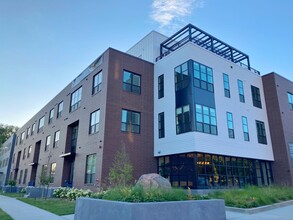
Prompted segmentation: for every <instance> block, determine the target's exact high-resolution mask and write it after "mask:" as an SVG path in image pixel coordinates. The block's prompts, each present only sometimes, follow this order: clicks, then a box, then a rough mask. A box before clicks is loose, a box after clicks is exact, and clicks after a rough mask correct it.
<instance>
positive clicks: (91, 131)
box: [89, 109, 100, 134]
mask: <svg viewBox="0 0 293 220" xmlns="http://www.w3.org/2000/svg"><path fill="white" fill-rule="evenodd" d="M93 114H98V122H97V123H95V124H93V121H92V119H93ZM99 126H100V109H98V110H96V111H94V112H92V113H91V114H90V126H89V134H95V133H97V132H99Z"/></svg>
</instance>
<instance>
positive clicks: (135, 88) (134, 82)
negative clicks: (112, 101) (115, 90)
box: [123, 70, 141, 94]
mask: <svg viewBox="0 0 293 220" xmlns="http://www.w3.org/2000/svg"><path fill="white" fill-rule="evenodd" d="M140 83H141V82H140V75H138V74H135V73H131V72H128V71H126V70H124V71H123V90H124V91H128V92H133V93H137V94H140V93H141V87H140Z"/></svg>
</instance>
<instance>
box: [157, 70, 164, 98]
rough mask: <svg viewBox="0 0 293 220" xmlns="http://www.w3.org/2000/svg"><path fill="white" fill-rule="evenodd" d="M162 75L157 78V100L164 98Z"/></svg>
mask: <svg viewBox="0 0 293 220" xmlns="http://www.w3.org/2000/svg"><path fill="white" fill-rule="evenodd" d="M164 83H165V82H164V74H162V75H160V76H158V99H161V98H163V97H164Z"/></svg>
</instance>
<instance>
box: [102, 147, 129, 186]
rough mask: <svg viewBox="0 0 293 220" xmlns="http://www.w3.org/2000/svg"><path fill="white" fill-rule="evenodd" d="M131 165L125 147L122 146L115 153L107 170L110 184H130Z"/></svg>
mask: <svg viewBox="0 0 293 220" xmlns="http://www.w3.org/2000/svg"><path fill="white" fill-rule="evenodd" d="M132 172H133V167H132V164H131V162H130V160H129V157H128V154H127V152H126V149H125V147H122V148H121V149H120V150H118V151H117V152H116V154H115V157H114V161H113V164H112V167H111V168H110V171H109V177H108V179H109V181H110V185H111V186H114V187H115V186H127V185H129V184H131V181H132V179H133V177H132Z"/></svg>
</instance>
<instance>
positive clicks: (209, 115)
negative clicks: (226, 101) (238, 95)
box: [195, 104, 218, 135]
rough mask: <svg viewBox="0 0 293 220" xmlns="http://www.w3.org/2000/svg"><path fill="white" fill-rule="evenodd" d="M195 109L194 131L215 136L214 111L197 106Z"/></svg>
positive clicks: (215, 122) (215, 121)
mask: <svg viewBox="0 0 293 220" xmlns="http://www.w3.org/2000/svg"><path fill="white" fill-rule="evenodd" d="M195 108H196V131H199V132H204V133H207V134H214V135H217V133H218V132H217V120H216V110H215V109H214V108H209V107H207V106H203V105H199V104H196V105H195Z"/></svg>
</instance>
